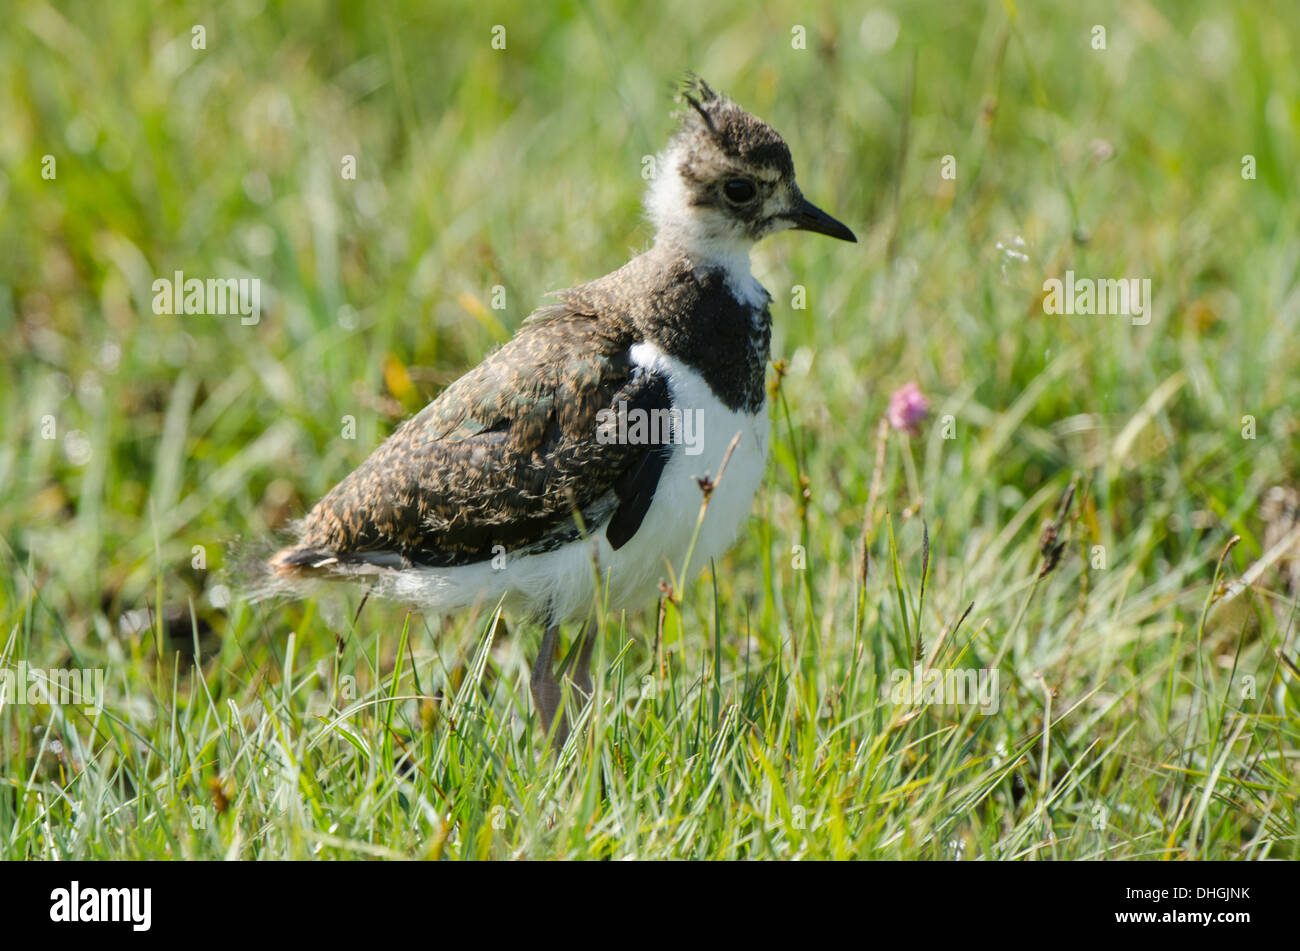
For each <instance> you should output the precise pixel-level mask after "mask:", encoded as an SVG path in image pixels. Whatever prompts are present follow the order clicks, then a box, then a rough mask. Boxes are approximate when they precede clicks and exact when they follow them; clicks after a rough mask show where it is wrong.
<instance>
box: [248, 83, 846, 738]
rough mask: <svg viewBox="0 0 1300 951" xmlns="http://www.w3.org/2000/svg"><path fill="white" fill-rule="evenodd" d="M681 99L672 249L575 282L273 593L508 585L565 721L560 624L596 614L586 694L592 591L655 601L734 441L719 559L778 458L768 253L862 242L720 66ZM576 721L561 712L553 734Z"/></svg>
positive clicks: (432, 606)
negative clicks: (334, 585)
mask: <svg viewBox="0 0 1300 951" xmlns="http://www.w3.org/2000/svg"><path fill="white" fill-rule="evenodd" d="M681 98H682V100H683V101H684V103H685V105H686V106H687V107H688V108H685V109H684V110H683V118H682V123H681V127H680V129H679V130H678V131H677V133H676V134H675V135H674V137H673V138H672V140H671V141H670V142H669V145H668V147H667V149H666V150H665V151H664V152H663V153H662V154H661V155H660V156H659V157H658V159H657V174H656V175H655V176H654V178H653V180H652V182H651V185H650V188H649V194H648V196H647V201H646V205H647V211H648V214H649V217H650V219H651V221H652V222H653V224H654V226H655V241H654V245H653V246H652V247H651V248H650V249H649V250H648V251H646V252H644V253H642V254H640V255H638V256H637V257H635V258H633V259H632V260H631V261H629V262H628V263H627V264H625V265H624V266H623V267H621V268H619V269H618V270H616V271H614V272H613V273H611V274H607V275H605V276H604V277H602V278H598V279H597V280H594V281H591V282H590V283H587V284H582V285H579V286H577V287H573V288H570V289H568V290H564V291H559V292H557V293H556V294H555V295H554V296H555V297H556V298H557V302H556V303H553V304H551V305H549V306H545V307H542V308H541V309H539V310H537V311H535V312H534V313H533V314H532V315H531V316H529V317H528V318H527V319H526V320H525V321H524V322H523V325H522V326H521V329H520V330H519V332H518V333H517V334H516V335H515V336H514V338H513V339H512V340H510V341H509V342H508V343H506V344H505V345H504V346H502V347H501V348H500V349H499V350H497V351H495V352H494V353H492V354H491V355H490V356H488V357H487V359H485V360H484V361H483V362H482V363H481V364H479V365H478V366H477V367H475V368H474V369H473V370H471V371H470V372H468V373H467V374H465V375H464V376H463V377H461V378H460V379H459V380H457V381H456V382H455V383H452V384H451V385H450V386H448V387H447V388H446V389H445V390H444V391H443V392H442V393H441V394H440V395H439V396H438V398H437V399H435V400H434V401H433V402H432V403H430V404H429V405H428V406H426V407H425V408H424V409H423V410H422V411H421V412H420V413H419V414H417V415H416V416H414V417H412V418H411V419H409V420H407V421H406V422H405V423H403V424H402V425H401V426H400V427H398V429H397V430H396V431H395V432H394V433H393V435H392V436H390V437H389V438H388V440H387V441H386V442H384V443H383V444H382V445H381V446H380V447H379V448H378V449H376V450H375V452H374V453H373V454H371V456H370V457H369V458H368V459H367V460H366V461H365V462H364V463H363V464H362V465H361V466H360V468H358V469H357V470H356V471H354V472H353V473H352V474H351V475H349V476H348V477H347V478H345V479H344V480H343V481H342V482H340V483H339V484H338V485H336V486H335V487H334V488H333V489H331V490H330V492H329V493H328V494H327V495H326V496H325V497H324V498H323V499H321V500H320V502H319V503H317V505H316V506H315V508H313V509H312V510H311V511H310V512H309V513H308V514H307V517H306V518H305V519H303V520H302V522H301V523H300V524H299V525H297V526H296V530H297V537H298V540H297V542H296V544H294V545H292V546H291V547H288V548H285V549H284V550H282V551H280V552H278V553H277V554H276V555H274V556H273V557H272V558H271V559H270V560H269V562H268V563H267V564H268V567H269V568H270V572H269V575H270V578H271V581H272V589H273V590H278V591H280V592H284V593H290V594H302V593H304V592H305V591H307V590H310V585H309V583H310V582H313V581H316V580H320V579H329V580H344V581H346V580H353V581H364V582H367V583H368V584H369V586H370V588H371V592H372V593H373V594H377V595H380V596H385V597H390V598H395V599H400V600H403V601H407V602H410V603H415V604H417V605H419V606H420V607H421V608H422V609H424V610H426V611H429V612H433V613H443V612H448V611H454V610H457V609H464V608H468V607H471V606H473V605H476V604H487V605H493V606H494V605H495V604H496V603H498V602H500V601H502V600H503V599H504V604H505V606H506V608H507V609H508V610H512V611H514V612H517V615H518V616H519V617H521V618H524V619H529V620H535V621H539V622H541V624H542V625H544V631H545V634H544V636H543V638H542V643H541V650H540V653H539V654H538V657H537V661H536V663H535V665H534V667H533V669H532V676H531V680H530V688H531V691H532V695H533V700H534V703H535V705H536V707H537V710H538V712H539V714H540V716H541V719H542V723H543V726H544V727H545V729H546V730H547V731H548V733H549V731H550V730H551V728H552V725H553V723H554V721H555V718H556V716H557V713H558V712H560V705H561V702H562V698H563V694H562V691H561V687H560V683H559V682H558V680H557V679H556V676H555V673H554V670H553V666H554V659H555V654H556V650H557V647H558V641H559V636H560V626H561V625H562V624H564V623H566V622H586V623H585V631H584V633H583V634H582V635H581V636H582V637H583V642H582V644H581V646H580V648H579V650H578V653H577V660H576V663H575V664H574V665H573V666H574V669H573V670H571V671H570V673H569V674H568V678H569V680H570V682H571V684H572V685H573V686H575V687H576V688H577V689H578V690H580V691H581V692H582V693H583V694H584V695H585V696H590V694H591V680H590V672H589V665H590V660H591V653H592V646H593V642H594V640H595V636H596V630H597V625H596V605H597V604H598V602H602V601H603V603H607V604H608V606H609V607H610V608H612V609H613V610H615V611H618V610H621V609H625V608H632V607H636V606H638V605H643V604H647V603H652V602H653V600H654V598H655V597H656V595H657V594H658V592H659V584H660V581H661V579H665V578H669V577H673V576H674V574H675V572H676V571H680V567H681V565H682V563H683V559H684V556H685V555H686V552H687V549H688V546H689V545H690V542H691V538H692V536H693V534H694V532H695V528H696V522H697V519H698V515H699V512H700V506H701V498H702V496H701V483H700V480H701V479H702V478H707V477H716V476H717V475H718V472H719V469H720V467H721V466H722V464H723V459H724V456H725V455H726V453H727V451H728V449H729V447H731V444H732V442H733V439H737V441H736V443H735V447H734V449H732V455H731V456H730V458H729V461H728V462H727V465H726V470H725V473H724V475H723V477H722V478H721V479H719V480H718V482H717V485H716V488H714V489H713V491H712V492H711V495H710V498H709V506H708V509H707V514H706V517H705V520H704V522H703V525H702V526H701V527H700V533H699V536H698V538H697V540H696V545H695V549H694V554H693V557H692V559H691V563H692V564H693V565H698V566H703V565H706V564H708V563H709V562H710V559H712V558H714V557H715V556H718V555H721V554H722V553H723V552H724V551H725V550H726V549H727V548H728V547H729V546H730V545H731V543H732V541H733V540H734V539H735V537H736V533H737V531H738V529H739V527H740V525H741V523H742V522H743V521H744V520H745V518H746V517H747V516H748V515H749V512H750V508H751V505H752V502H753V498H754V494H755V492H756V491H757V489H758V485H759V482H760V480H761V478H762V473H763V470H764V460H765V458H766V455H767V446H768V413H767V388H766V385H765V382H766V381H765V377H766V370H767V363H768V352H769V344H770V340H771V316H770V314H769V312H768V303H769V301H770V300H771V295H769V294H768V293H767V291H766V290H764V288H763V287H762V285H760V284H759V283H758V281H756V280H755V279H754V277H753V275H752V274H751V273H750V264H749V253H750V249H751V248H752V247H753V245H754V243H755V242H757V241H760V240H762V239H763V238H765V237H767V236H768V235H773V234H776V233H777V232H780V231H787V230H791V229H795V230H802V231H815V232H818V233H820V234H824V235H829V236H831V237H833V238H839V239H841V240H843V241H856V240H857V239H856V238H855V237H854V236H853V232H851V231H850V230H849V229H848V228H847V227H845V226H844V225H843V224H841V223H840V222H839V221H836V220H835V219H834V218H832V217H831V216H830V215H828V214H826V213H825V212H824V211H822V210H821V209H819V208H817V207H816V206H815V205H813V204H812V203H810V202H809V201H807V200H806V199H805V198H804V197H803V194H802V193H801V192H800V190H799V186H798V184H797V183H796V182H795V174H794V164H793V162H792V161H791V158H790V150H789V148H788V147H787V146H786V144H785V141H784V140H783V139H782V138H781V136H780V135H778V134H777V132H776V130H774V129H773V128H772V127H771V126H769V125H768V124H767V123H765V122H763V121H762V120H761V119H758V118H756V117H754V116H752V115H750V114H749V113H748V112H746V111H745V110H744V109H742V108H741V107H740V106H738V105H736V104H735V103H734V102H732V101H731V100H730V99H727V98H726V97H724V96H721V95H719V94H717V93H715V92H714V91H713V90H712V89H710V88H709V87H708V85H707V84H706V83H704V82H703V81H702V80H699V79H694V78H693V79H691V80H690V81H689V82H688V84H687V86H686V89H685V91H684V92H683V93H682V97H681ZM737 437H738V438H737ZM706 484H707V483H706ZM670 565H671V566H673V567H672V568H670V567H669V566H670ZM598 578H599V581H598V580H597V579H598ZM678 580H679V581H680V582H682V583H684V582H685V581H687V580H689V579H678ZM606 586H607V590H606ZM566 734H567V725H566V723H565V721H564V719H563V715H562V714H561V720H560V723H559V724H558V725H556V726H555V735H556V737H557V738H558V739H559V741H560V742H563V738H564V736H565V735H566Z"/></svg>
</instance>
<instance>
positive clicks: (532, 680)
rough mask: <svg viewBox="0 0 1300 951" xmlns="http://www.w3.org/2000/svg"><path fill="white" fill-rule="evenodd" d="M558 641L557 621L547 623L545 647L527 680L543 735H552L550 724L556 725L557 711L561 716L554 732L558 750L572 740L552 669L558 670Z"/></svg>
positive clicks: (538, 654)
mask: <svg viewBox="0 0 1300 951" xmlns="http://www.w3.org/2000/svg"><path fill="white" fill-rule="evenodd" d="M559 641H560V625H559V624H557V623H556V622H554V621H549V622H547V626H546V633H545V634H544V635H542V646H541V648H540V649H539V651H538V653H537V660H536V661H535V662H534V663H533V671H532V675H531V676H530V677H529V680H528V687H529V689H530V690H531V691H532V694H533V704H534V705H535V706H536V707H537V712H538V713H539V714H541V717H542V730H543V732H545V733H546V734H548V735H549V734H550V732H551V724H552V723H554V722H555V715H556V713H557V711H558V712H559V715H560V722H559V724H558V725H557V726H556V728H555V745H556V747H557V748H558V747H561V746H563V745H564V741H565V740H566V739H567V738H568V736H569V723H568V719H567V718H566V717H565V715H564V712H563V711H562V710H560V701H561V700H562V699H563V694H562V693H561V691H560V684H559V682H558V681H556V679H555V672H554V670H553V669H552V668H553V667H554V666H555V648H556V645H557V644H558V643H559Z"/></svg>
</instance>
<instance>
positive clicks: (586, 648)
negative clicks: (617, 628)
mask: <svg viewBox="0 0 1300 951" xmlns="http://www.w3.org/2000/svg"><path fill="white" fill-rule="evenodd" d="M599 635H600V623H599V622H598V621H597V619H596V617H595V616H594V615H593V616H592V618H591V620H590V621H588V622H587V629H586V630H585V631H584V632H583V635H582V645H581V647H580V648H579V649H578V657H577V660H575V661H574V664H573V670H572V671H571V672H570V673H569V682H570V683H572V684H573V686H575V687H576V688H578V691H579V692H580V693H581V694H582V698H583V699H584V700H589V699H591V694H592V691H591V653H592V650H593V649H594V648H595V646H596V638H597V637H598V636H599Z"/></svg>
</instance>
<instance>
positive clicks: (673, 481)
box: [383, 343, 768, 619]
mask: <svg viewBox="0 0 1300 951" xmlns="http://www.w3.org/2000/svg"><path fill="white" fill-rule="evenodd" d="M631 357H632V361H633V363H635V364H637V365H639V366H642V367H645V368H646V369H647V370H649V371H651V372H654V373H658V374H660V375H662V376H665V377H666V378H667V380H668V391H669V396H670V398H671V400H672V403H673V406H674V408H676V409H680V410H682V412H683V423H685V421H686V415H687V413H688V412H690V411H698V412H694V413H693V419H694V421H695V422H696V423H698V426H697V427H696V429H697V430H698V431H693V432H691V433H690V434H688V435H690V436H691V437H693V438H692V439H691V440H690V441H689V442H688V441H685V440H684V441H682V442H678V443H674V444H673V445H672V452H671V455H670V456H669V459H668V461H667V463H666V464H665V466H664V470H663V473H662V474H661V475H660V477H659V485H658V487H657V489H656V490H655V495H654V499H653V501H652V502H651V504H650V509H649V511H648V512H647V513H646V516H645V519H644V520H643V521H642V523H641V527H640V528H639V529H638V530H637V532H636V534H635V535H633V536H632V538H631V539H630V540H629V541H628V542H627V543H626V544H625V545H623V547H622V548H620V549H619V550H618V551H614V550H613V549H612V548H611V547H610V545H609V542H608V541H607V540H606V538H605V533H604V531H603V529H602V530H601V531H599V532H598V533H596V534H594V535H593V536H592V537H591V538H589V539H587V540H586V541H577V542H572V543H570V544H568V545H564V546H563V547H561V548H558V549H556V550H555V551H551V552H546V553H543V554H538V555H529V556H526V557H525V556H519V557H513V556H512V555H511V554H510V553H507V554H506V556H505V559H504V564H503V565H501V564H498V566H497V567H493V566H491V565H488V564H486V563H484V564H477V565H470V566H466V567H463V568H448V569H420V570H418V571H406V572H402V573H400V574H397V575H395V576H392V577H391V578H390V579H389V580H388V581H387V582H386V583H384V584H383V587H384V589H385V590H384V591H383V593H384V594H388V595H391V596H393V597H398V598H405V599H409V600H414V601H417V602H419V603H422V604H424V605H425V606H426V607H428V608H430V609H432V610H453V609H456V608H460V607H464V606H467V605H469V604H473V603H475V602H478V603H480V604H483V605H485V606H486V607H488V608H491V607H493V606H495V604H496V602H497V601H499V600H501V599H502V598H503V597H504V598H505V599H506V602H507V604H509V605H513V606H515V607H518V608H521V609H523V610H526V611H529V612H533V613H541V612H547V611H548V610H549V613H552V614H553V616H555V617H558V618H560V619H577V618H582V617H585V616H586V615H587V613H588V612H589V611H590V609H591V606H592V605H593V604H594V603H595V599H596V586H595V577H596V571H597V566H598V570H599V573H600V575H601V579H602V583H603V582H604V581H605V580H608V585H609V588H608V595H609V607H610V608H611V609H613V610H615V611H617V610H620V609H623V608H637V607H643V606H645V605H647V604H652V603H653V602H654V599H655V597H656V596H657V594H658V588H659V581H660V580H661V579H663V580H669V579H671V578H674V577H676V578H677V579H678V581H679V583H684V582H685V581H689V580H691V578H693V577H694V576H695V575H697V574H698V573H699V571H700V570H701V569H702V568H704V567H705V566H706V565H708V564H709V561H710V559H712V558H716V557H718V556H719V555H721V554H723V553H724V552H725V551H726V550H727V549H728V548H729V547H730V546H731V543H732V542H733V541H734V540H735V538H736V534H737V531H738V530H739V528H740V526H741V525H742V524H743V523H744V521H745V519H746V518H747V517H748V515H749V512H750V509H751V508H752V506H753V500H754V493H755V492H756V491H757V490H758V486H759V483H760V482H761V481H762V476H763V470H764V468H765V465H766V459H767V440H768V418H767V407H766V404H765V405H764V406H763V407H762V408H761V409H760V410H759V411H758V412H757V413H754V414H750V413H747V412H744V411H743V410H741V411H739V412H737V411H733V410H731V409H728V408H727V407H726V406H725V405H723V403H722V402H721V401H720V400H718V398H717V397H716V396H714V395H713V391H712V390H710V389H709V386H708V384H707V383H706V382H705V381H704V378H703V377H702V376H700V374H699V373H698V372H696V371H695V370H693V369H692V368H691V367H689V366H688V365H686V364H685V363H683V362H682V361H681V360H679V359H677V358H676V357H672V356H669V355H667V354H666V353H664V352H663V351H662V350H660V349H659V348H658V347H657V346H655V345H654V344H652V343H639V344H636V345H635V346H634V347H632V350H631ZM737 434H739V437H740V438H739V440H738V442H737V444H736V448H735V450H734V451H733V452H732V455H731V458H730V460H729V461H728V462H727V468H726V472H725V473H724V474H723V477H722V479H721V481H720V482H718V484H717V488H716V489H715V490H714V492H713V494H712V497H711V499H710V500H709V508H708V511H707V514H706V516H705V519H704V523H703V525H702V526H701V527H700V533H699V537H698V539H697V540H696V543H695V550H694V552H693V553H692V555H691V561H690V575H691V578H686V579H683V578H682V577H681V572H682V568H683V566H684V565H685V559H686V553H687V549H688V548H689V547H690V543H691V536H692V534H693V533H694V531H695V525H696V521H697V519H698V517H699V512H700V505H701V503H702V502H703V501H704V495H703V493H702V492H701V490H700V486H699V483H698V481H697V480H698V479H699V478H700V477H702V476H706V475H707V476H709V477H710V478H715V479H716V478H717V476H718V471H719V469H720V468H721V467H722V460H723V457H724V456H725V455H726V452H727V447H728V446H729V445H730V444H731V441H732V439H733V438H734V437H736V435H737ZM593 555H594V556H595V559H593ZM670 566H671V567H670ZM602 595H603V592H602Z"/></svg>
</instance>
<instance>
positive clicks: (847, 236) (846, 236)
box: [789, 198, 858, 244]
mask: <svg viewBox="0 0 1300 951" xmlns="http://www.w3.org/2000/svg"><path fill="white" fill-rule="evenodd" d="M789 217H790V220H791V221H793V222H794V228H795V230H796V231H816V232H817V233H818V234H824V235H829V236H830V237H832V238H839V239H840V240H841V241H852V242H853V243H855V244H856V243H857V240H858V239H857V238H856V237H855V236H854V234H853V232H852V231H850V230H849V229H848V227H847V226H846V225H845V224H844V223H843V222H840V221H836V220H835V219H834V218H832V217H831V216H830V215H828V214H826V212H824V211H822V210H821V209H820V208H818V207H817V206H816V205H814V204H813V203H812V202H810V201H809V200H808V199H806V198H805V199H804V200H803V203H802V204H800V205H799V207H798V208H796V209H795V210H794V211H793V212H792V213H791V214H790V216H789Z"/></svg>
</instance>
